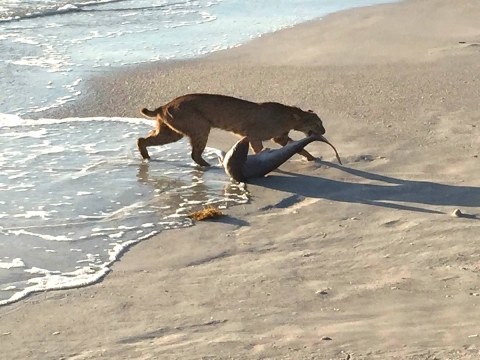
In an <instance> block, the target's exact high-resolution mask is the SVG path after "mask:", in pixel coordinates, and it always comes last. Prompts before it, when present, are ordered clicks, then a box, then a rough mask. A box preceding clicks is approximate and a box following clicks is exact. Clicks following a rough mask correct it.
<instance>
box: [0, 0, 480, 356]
mask: <svg viewBox="0 0 480 360" xmlns="http://www.w3.org/2000/svg"><path fill="white" fill-rule="evenodd" d="M479 19H480V2H479V1H478V0H462V1H451V0H418V1H408V2H405V3H400V4H390V5H380V6H374V7H369V8H362V9H354V10H349V11H344V12H340V13H337V14H334V15H331V16H328V17H327V18H326V19H324V20H323V21H313V22H309V23H307V24H303V25H300V26H297V27H294V28H291V29H287V30H284V31H279V32H277V33H275V34H272V35H267V36H264V37H262V38H260V39H257V40H254V41H252V42H251V43H249V44H247V45H245V46H241V47H239V48H236V49H232V50H228V51H223V52H219V53H217V54H214V55H212V56H209V57H207V58H204V59H201V60H198V61H189V62H184V63H176V64H173V65H168V66H166V65H163V64H154V65H148V66H141V67H135V68H131V69H129V70H127V71H125V70H123V71H117V72H114V73H112V74H109V75H108V76H106V77H104V78H96V79H92V80H91V81H90V82H89V83H88V85H87V86H88V87H89V91H88V95H87V96H86V97H85V98H84V101H83V102H82V103H81V106H73V107H70V108H63V109H61V110H60V112H58V111H57V113H56V116H69V115H74V116H88V115H95V116H101V115H105V116H137V114H138V109H139V108H140V107H142V106H150V107H153V106H156V105H160V104H162V103H163V102H166V101H167V100H170V99H171V98H173V97H174V96H176V95H180V94H182V93H186V92H193V91H204V92H218V93H224V94H230V95H235V96H238V97H242V98H246V99H250V100H255V101H268V100H276V101H281V102H284V103H287V104H292V105H295V104H296V105H299V106H301V107H303V108H311V109H314V110H315V111H317V112H318V113H319V114H320V115H321V117H322V118H323V119H324V123H325V126H326V128H327V137H328V138H329V139H330V140H331V141H332V142H333V144H334V145H335V146H336V147H337V149H338V150H339V152H340V155H341V156H342V160H343V162H344V165H345V166H344V167H341V166H338V165H336V162H335V160H334V159H335V158H334V154H333V151H331V149H330V148H329V147H328V146H327V145H325V144H319V143H313V144H311V145H309V146H308V150H309V151H311V152H312V153H313V154H314V155H317V156H322V157H323V159H324V162H323V163H319V162H317V163H308V162H305V161H303V160H302V159H301V158H300V157H298V156H297V157H295V158H294V159H293V160H291V161H289V162H288V163H287V164H285V165H284V166H282V167H281V171H278V172H275V173H273V174H272V175H271V176H269V177H267V178H266V179H263V180H261V181H260V180H259V181H257V183H256V184H252V185H249V186H248V188H249V190H250V192H251V194H252V202H251V203H250V204H248V205H246V206H238V207H233V208H230V209H228V210H227V213H228V214H229V217H228V218H225V219H224V220H223V221H216V222H208V223H199V224H198V225H196V226H194V227H192V228H188V229H181V230H172V231H167V232H164V233H162V234H161V235H159V236H157V237H155V238H152V239H150V240H148V241H145V242H143V243H141V244H139V245H137V246H135V247H134V248H133V249H131V250H130V251H129V252H128V253H127V254H125V255H124V256H123V257H122V259H121V261H119V262H118V263H116V264H115V265H114V267H113V272H112V273H111V274H110V275H109V276H108V277H107V278H106V279H105V280H104V281H103V282H102V283H100V284H97V285H95V286H91V287H88V288H85V289H80V290H71V291H58V292H49V293H45V294H40V295H37V296H32V297H30V298H28V299H26V300H24V301H21V302H19V303H16V304H13V305H11V306H7V307H4V308H1V309H0V344H1V349H0V358H1V359H61V358H64V359H93V358H94V359H97V358H107V359H227V358H228V359H230V358H232V359H352V360H353V359H479V358H480V351H479V349H480V336H479V335H480V295H479V296H476V295H477V294H480V277H479V275H480V252H479V241H480V221H479V219H478V217H479V216H480V176H479V175H480V159H479V158H478V156H480V136H479V135H480V131H479V128H480V121H479V120H480V21H479ZM232 139H235V138H234V137H232V136H231V135H229V134H226V133H223V132H217V133H216V134H215V136H213V137H212V140H211V142H210V144H209V145H214V146H218V147H220V148H223V149H224V150H225V149H226V148H228V147H229V146H230V145H231V144H232ZM455 208H459V209H460V210H461V211H462V212H463V213H465V214H467V215H468V216H466V217H454V216H451V215H450V214H451V212H452V211H453V210H454V209H455ZM2 334H4V335H2ZM330 339H331V340H330Z"/></svg>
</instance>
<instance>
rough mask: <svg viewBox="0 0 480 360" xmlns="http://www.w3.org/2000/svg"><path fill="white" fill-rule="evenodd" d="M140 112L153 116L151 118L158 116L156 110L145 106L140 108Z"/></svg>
mask: <svg viewBox="0 0 480 360" xmlns="http://www.w3.org/2000/svg"><path fill="white" fill-rule="evenodd" d="M140 112H141V113H142V114H143V115H145V116H148V117H151V118H156V117H157V112H156V111H155V110H154V111H150V110H148V109H147V108H143V109H142V110H140Z"/></svg>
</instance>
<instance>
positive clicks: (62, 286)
mask: <svg viewBox="0 0 480 360" xmlns="http://www.w3.org/2000/svg"><path fill="white" fill-rule="evenodd" d="M156 234H158V231H156V230H154V231H151V232H149V233H148V234H146V235H143V236H141V237H139V238H138V239H137V240H130V241H126V242H124V243H122V244H117V245H115V247H114V248H113V249H112V250H110V251H109V252H108V254H109V261H108V262H106V263H104V264H101V265H98V267H97V266H96V269H95V270H94V269H92V268H90V267H85V268H82V269H79V270H76V271H74V272H70V273H64V274H60V275H57V274H53V272H49V273H48V274H46V276H44V277H42V278H33V279H30V280H29V281H28V283H35V284H36V285H33V286H29V287H28V288H26V289H24V290H22V291H20V292H18V293H16V294H14V295H12V296H11V297H10V298H8V299H6V300H0V306H3V305H8V304H12V303H14V302H17V301H19V300H21V299H24V298H26V297H27V296H29V295H32V294H35V293H38V292H43V291H51V290H67V289H76V288H80V287H85V286H89V285H93V284H95V283H97V282H99V281H101V280H102V279H103V278H104V277H105V276H106V275H107V274H108V273H109V272H110V271H111V269H110V266H112V264H113V263H114V262H115V261H117V260H118V259H119V258H120V257H121V256H122V255H123V254H124V253H125V251H126V250H128V249H129V248H130V247H132V246H133V245H135V244H138V243H139V242H140V241H143V240H145V239H148V238H150V237H152V236H154V235H156ZM32 270H33V268H32ZM40 270H41V269H40Z"/></svg>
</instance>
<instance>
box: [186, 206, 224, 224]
mask: <svg viewBox="0 0 480 360" xmlns="http://www.w3.org/2000/svg"><path fill="white" fill-rule="evenodd" d="M188 216H189V217H190V218H192V219H193V220H195V221H202V220H210V219H218V218H220V217H222V216H225V214H224V213H222V212H221V211H220V209H219V208H217V207H214V206H207V207H205V208H203V209H202V210H199V211H194V212H192V213H190V214H188Z"/></svg>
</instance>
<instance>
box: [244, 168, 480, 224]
mask: <svg viewBox="0 0 480 360" xmlns="http://www.w3.org/2000/svg"><path fill="white" fill-rule="evenodd" d="M319 163H321V164H324V165H327V166H329V167H332V168H336V169H339V170H341V171H344V172H346V173H349V174H351V175H354V176H357V177H361V178H364V179H368V180H371V181H375V182H380V183H383V184H360V183H354V182H348V181H341V180H331V179H326V178H320V177H315V176H310V175H304V174H295V173H291V172H287V171H283V170H277V172H278V173H281V174H284V175H289V176H279V175H273V174H272V175H270V176H268V177H267V178H264V179H255V180H252V181H251V183H252V184H255V185H259V186H262V187H266V188H270V189H274V190H280V191H285V192H289V193H293V194H297V195H300V196H304V197H311V198H321V199H326V200H331V201H339V202H347V203H357V204H368V205H374V206H381V207H385V208H392V209H398V210H408V211H417V212H423V213H432V214H445V213H444V212H442V211H438V210H432V209H428V208H424V207H420V206H418V204H423V205H429V206H449V207H458V208H460V207H462V206H465V207H480V188H479V187H474V186H458V185H446V184H440V183H436V182H431V181H416V180H402V179H398V178H394V177H390V176H385V175H379V174H375V173H370V172H366V171H362V170H357V169H352V168H348V167H345V166H340V165H337V164H334V163H330V162H325V161H320V162H319ZM397 202H398V203H397ZM399 203H403V204H399ZM410 204H412V205H410ZM452 210H453V209H452ZM462 217H465V218H470V219H477V220H480V218H478V217H477V215H470V214H463V216H462Z"/></svg>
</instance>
